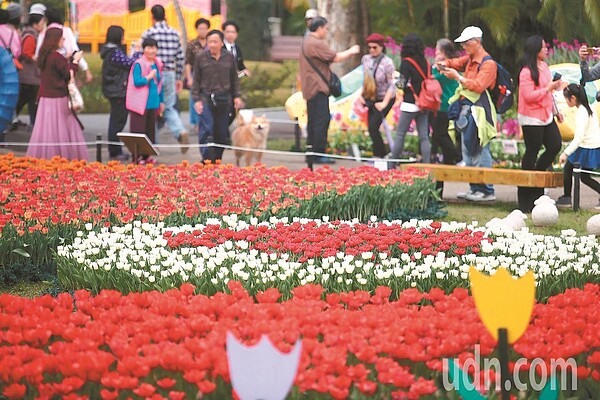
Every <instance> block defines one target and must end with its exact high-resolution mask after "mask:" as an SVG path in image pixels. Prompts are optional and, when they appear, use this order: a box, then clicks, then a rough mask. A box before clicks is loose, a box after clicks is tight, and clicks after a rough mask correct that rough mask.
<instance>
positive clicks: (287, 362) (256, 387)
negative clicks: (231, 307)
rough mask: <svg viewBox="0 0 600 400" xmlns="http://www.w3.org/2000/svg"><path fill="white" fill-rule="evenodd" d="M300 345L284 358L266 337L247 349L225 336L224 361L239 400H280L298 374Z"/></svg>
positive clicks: (283, 354) (228, 333)
mask: <svg viewBox="0 0 600 400" xmlns="http://www.w3.org/2000/svg"><path fill="white" fill-rule="evenodd" d="M301 351H302V341H301V340H300V339H299V340H298V341H297V342H296V344H295V345H294V348H293V349H292V351H290V352H289V353H288V354H285V353H282V352H280V351H279V350H278V349H277V348H276V347H275V346H273V344H272V343H271V341H270V340H269V338H268V337H267V336H264V335H263V337H261V339H260V342H258V344H257V345H256V346H252V347H247V346H244V345H243V344H241V343H240V342H238V341H237V339H236V338H235V336H234V335H233V334H232V333H231V332H227V361H228V363H229V376H230V377H231V385H232V386H233V389H234V390H235V392H236V393H237V395H238V396H239V398H240V399H241V400H283V399H285V398H286V396H287V394H288V393H289V391H290V389H291V388H292V385H293V384H294V378H295V377H296V372H297V371H298V364H299V362H300V353H301Z"/></svg>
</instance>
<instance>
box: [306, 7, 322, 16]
mask: <svg viewBox="0 0 600 400" xmlns="http://www.w3.org/2000/svg"><path fill="white" fill-rule="evenodd" d="M318 16H319V12H318V11H317V10H315V9H314V8H309V9H308V10H306V14H304V19H312V18H317V17H318Z"/></svg>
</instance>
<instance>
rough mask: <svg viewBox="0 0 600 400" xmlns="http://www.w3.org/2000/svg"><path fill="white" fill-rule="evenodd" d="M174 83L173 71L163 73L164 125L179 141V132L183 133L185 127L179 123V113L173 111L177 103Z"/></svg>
mask: <svg viewBox="0 0 600 400" xmlns="http://www.w3.org/2000/svg"><path fill="white" fill-rule="evenodd" d="M175 82H176V80H175V71H163V76H162V87H163V91H164V96H165V112H164V118H165V124H166V125H167V127H168V128H169V131H171V133H172V134H173V136H174V137H175V139H179V136H181V132H183V131H185V127H184V126H183V122H181V118H179V113H178V112H177V110H176V109H175V102H176V101H177V96H176V90H175Z"/></svg>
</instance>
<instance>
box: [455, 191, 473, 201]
mask: <svg viewBox="0 0 600 400" xmlns="http://www.w3.org/2000/svg"><path fill="white" fill-rule="evenodd" d="M473 194H475V192H474V191H472V190H471V189H469V190H468V191H466V192H459V193H458V194H457V195H456V198H457V199H463V200H467V197H469V196H471V195H473Z"/></svg>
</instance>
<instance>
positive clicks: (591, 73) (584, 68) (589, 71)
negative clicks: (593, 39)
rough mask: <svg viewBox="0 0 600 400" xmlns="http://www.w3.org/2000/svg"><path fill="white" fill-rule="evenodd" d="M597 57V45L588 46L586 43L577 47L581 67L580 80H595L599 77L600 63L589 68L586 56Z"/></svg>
mask: <svg viewBox="0 0 600 400" xmlns="http://www.w3.org/2000/svg"><path fill="white" fill-rule="evenodd" d="M589 57H593V58H599V57H600V48H599V47H588V46H587V44H584V45H582V46H581V47H580V48H579V66H580V67H581V80H582V82H590V81H595V80H596V79H600V63H598V64H596V65H594V67H593V68H590V65H589V63H588V58H589Z"/></svg>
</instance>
